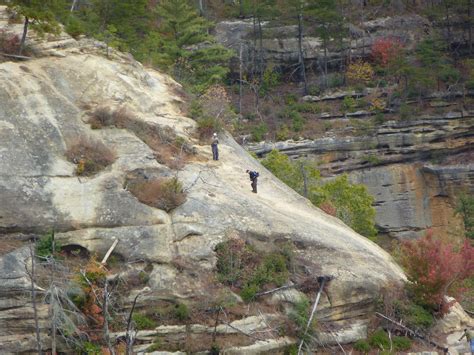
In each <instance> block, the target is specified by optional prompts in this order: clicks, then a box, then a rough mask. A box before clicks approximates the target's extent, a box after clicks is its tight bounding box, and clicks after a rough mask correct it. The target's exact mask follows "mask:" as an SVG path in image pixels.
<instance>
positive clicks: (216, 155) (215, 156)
mask: <svg viewBox="0 0 474 355" xmlns="http://www.w3.org/2000/svg"><path fill="white" fill-rule="evenodd" d="M211 147H212V159H214V160H219V149H217V144H211Z"/></svg>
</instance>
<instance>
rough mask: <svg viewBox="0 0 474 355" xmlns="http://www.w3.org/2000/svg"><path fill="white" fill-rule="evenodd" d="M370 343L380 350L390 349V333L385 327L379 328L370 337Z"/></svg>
mask: <svg viewBox="0 0 474 355" xmlns="http://www.w3.org/2000/svg"><path fill="white" fill-rule="evenodd" d="M369 344H370V346H371V347H373V348H377V349H380V350H387V349H390V339H389V337H388V334H387V333H386V332H385V331H384V330H383V329H377V330H376V331H375V332H373V333H372V335H371V336H370V337H369Z"/></svg>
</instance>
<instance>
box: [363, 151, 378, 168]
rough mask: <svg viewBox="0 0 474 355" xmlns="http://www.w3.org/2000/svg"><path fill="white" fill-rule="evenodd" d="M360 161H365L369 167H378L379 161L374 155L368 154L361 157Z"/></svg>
mask: <svg viewBox="0 0 474 355" xmlns="http://www.w3.org/2000/svg"><path fill="white" fill-rule="evenodd" d="M362 160H365V161H366V162H368V163H369V164H370V165H378V164H380V159H379V157H378V156H377V155H374V154H369V155H366V156H363V157H362Z"/></svg>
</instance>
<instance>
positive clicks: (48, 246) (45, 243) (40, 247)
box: [35, 233, 62, 258]
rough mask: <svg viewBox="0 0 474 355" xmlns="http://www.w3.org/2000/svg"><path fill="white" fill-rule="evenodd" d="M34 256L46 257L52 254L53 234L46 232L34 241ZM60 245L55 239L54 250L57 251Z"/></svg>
mask: <svg viewBox="0 0 474 355" xmlns="http://www.w3.org/2000/svg"><path fill="white" fill-rule="evenodd" d="M35 247H36V256H38V257H42V258H47V257H49V256H52V255H53V234H52V233H50V234H46V235H43V236H42V237H41V238H40V239H39V240H38V241H37V242H36V246H35ZM61 248H62V246H61V244H60V243H59V242H58V241H55V248H54V249H55V252H56V253H57V252H59V251H60V250H61Z"/></svg>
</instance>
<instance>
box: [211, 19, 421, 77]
mask: <svg viewBox="0 0 474 355" xmlns="http://www.w3.org/2000/svg"><path fill="white" fill-rule="evenodd" d="M262 27H263V39H262V48H263V57H264V59H265V61H269V62H272V63H274V64H276V65H281V66H286V65H288V64H292V63H295V62H298V37H297V36H298V28H297V26H280V27H274V26H271V24H269V23H267V22H263V23H262ZM253 29H254V27H253V22H252V20H238V21H222V22H219V23H218V24H217V25H216V28H215V35H216V39H217V41H218V42H219V43H221V44H223V45H224V46H227V47H230V48H233V49H235V50H236V52H237V53H239V51H240V46H241V45H242V46H243V47H242V49H243V51H242V59H243V61H244V62H248V63H250V62H251V61H252V60H253V59H252V58H253V56H254V54H253V53H254V51H257V52H258V51H259V47H258V46H259V44H257V48H255V46H254V43H255V42H254V35H253ZM349 30H350V31H349V32H350V38H348V39H346V40H345V41H346V42H347V44H348V46H349V47H350V52H351V54H352V55H354V56H355V57H365V56H368V55H370V48H371V46H372V44H373V43H374V41H376V40H377V39H378V38H385V37H390V38H398V39H399V40H400V41H401V42H402V43H404V44H405V46H406V47H407V48H411V47H413V45H414V44H415V43H417V42H418V41H419V40H420V39H421V38H423V37H424V36H426V34H427V33H429V31H430V23H429V21H428V20H426V19H425V18H423V17H421V16H418V15H404V16H394V17H386V18H379V19H376V20H373V21H366V22H363V23H361V24H360V25H358V26H356V25H352V24H351V25H350V28H349ZM257 36H258V29H257ZM257 43H259V41H257ZM302 46H303V56H304V58H305V60H307V61H310V62H311V61H313V62H316V61H322V60H323V57H324V46H323V41H322V40H321V39H320V38H318V37H314V36H311V35H310V34H306V35H305V36H304V38H303V41H302ZM326 55H327V57H328V60H330V61H331V62H332V64H331V65H335V64H334V63H338V60H341V58H342V57H344V56H346V55H347V50H345V49H344V51H342V50H341V49H338V48H329V50H328V52H327V53H326ZM235 70H236V71H237V70H238V66H236V67H235Z"/></svg>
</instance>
